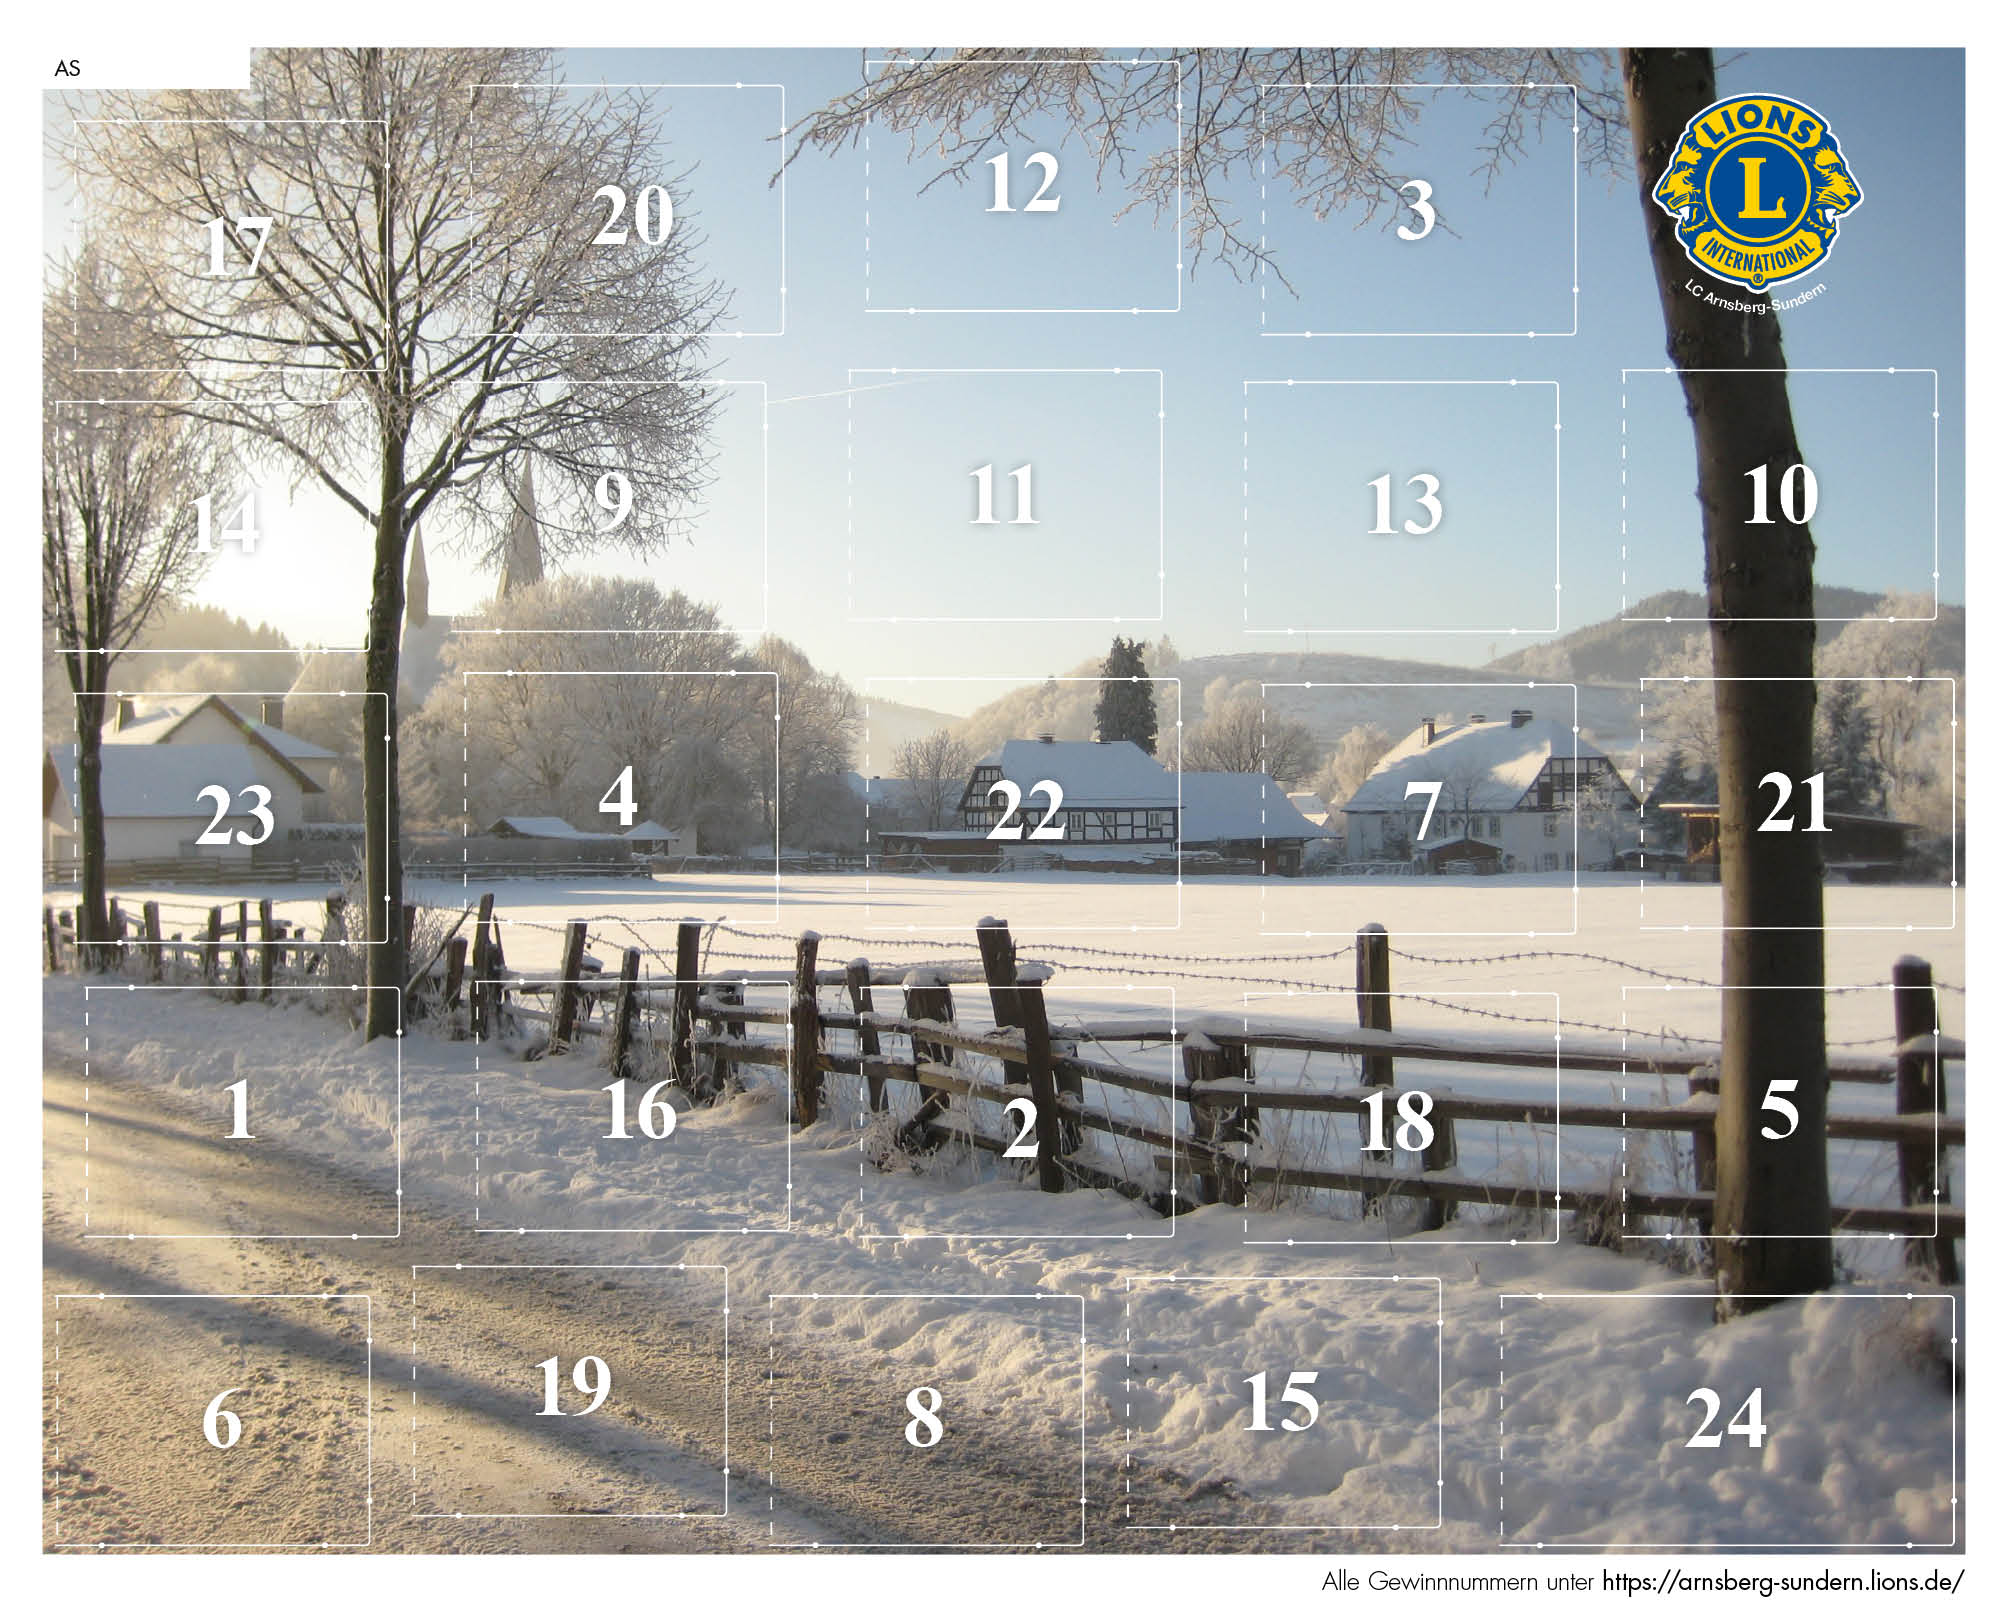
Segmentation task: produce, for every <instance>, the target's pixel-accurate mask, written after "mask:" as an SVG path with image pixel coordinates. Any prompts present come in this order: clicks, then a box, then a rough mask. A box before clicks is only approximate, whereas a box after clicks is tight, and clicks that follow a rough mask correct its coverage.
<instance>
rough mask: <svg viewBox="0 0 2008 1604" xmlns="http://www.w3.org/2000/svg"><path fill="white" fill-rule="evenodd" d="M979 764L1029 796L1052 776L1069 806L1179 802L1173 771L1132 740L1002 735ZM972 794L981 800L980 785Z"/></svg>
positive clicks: (1147, 805)
mask: <svg viewBox="0 0 2008 1604" xmlns="http://www.w3.org/2000/svg"><path fill="white" fill-rule="evenodd" d="M979 766H987V767H995V768H998V769H1000V770H1002V771H1003V775H1004V778H1005V779H1007V780H1009V781H1011V782H1012V783H1013V784H1014V785H1016V786H1017V787H1018V788H1019V790H1021V791H1023V792H1025V793H1026V795H1027V796H1028V797H1029V796H1030V794H1031V789H1032V787H1033V786H1034V785H1036V784H1037V783H1038V782H1039V781H1041V780H1052V781H1053V782H1055V783H1056V784H1057V785H1058V786H1059V787H1060V790H1061V792H1062V793H1063V794H1064V795H1065V798H1066V804H1065V805H1066V806H1068V807H1070V808H1075V807H1132V808H1169V807H1175V806H1177V804H1178V782H1177V780H1175V779H1174V778H1173V777H1172V773H1171V771H1170V770H1169V769H1167V768H1166V767H1165V766H1164V765H1163V764H1162V763H1160V762H1158V760H1157V759H1156V758H1154V757H1152V756H1151V755H1150V754H1149V753H1148V752H1146V751H1145V750H1144V749H1143V748H1142V747H1140V746H1138V745H1137V744H1136V743H1135V742H1133V741H1006V742H1005V743H1004V745H1003V747H1002V749H1001V750H999V751H998V752H996V753H995V754H994V755H992V756H990V757H987V758H985V759H984V760H983V764H982V765H979ZM975 800H976V801H978V802H981V801H982V800H984V795H983V791H982V789H981V788H979V789H978V791H977V793H976V797H975Z"/></svg>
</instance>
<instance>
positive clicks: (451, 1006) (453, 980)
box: [441, 936, 467, 1017]
mask: <svg viewBox="0 0 2008 1604" xmlns="http://www.w3.org/2000/svg"><path fill="white" fill-rule="evenodd" d="M466 977H467V938H466V937H465V936H455V937H454V938H453V939H452V940H451V941H449V942H448V943H447V944H446V990H445V991H444V992H443V993H442V994H441V1001H442V1002H443V1003H444V1004H445V1006H446V1012H447V1014H448V1016H449V1017H450V1016H451V1015H452V1013H453V1011H454V1010H455V1009H456V1008H458V1007H459V1006H460V988H461V986H462V985H463V984H464V983H465V980H466Z"/></svg>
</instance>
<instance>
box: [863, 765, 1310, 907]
mask: <svg viewBox="0 0 2008 1604" xmlns="http://www.w3.org/2000/svg"><path fill="white" fill-rule="evenodd" d="M955 816H956V824H955V827H953V828H951V829H945V830H885V831H882V832H879V833H878V841H879V845H880V848H881V850H882V852H883V854H884V861H885V862H886V863H887V864H888V865H890V866H893V867H915V868H918V867H931V866H940V867H947V868H989V867H993V866H995V864H996V863H997V862H999V861H1000V860H1022V861H1026V862H1028V863H1031V862H1040V863H1056V864H1060V865H1066V864H1070V863H1071V864H1076V865H1088V864H1094V865H1098V866H1121V865H1125V864H1128V865H1135V866H1138V867H1154V868H1161V869H1168V868H1170V867H1171V866H1173V865H1175V864H1176V863H1177V862H1178V861H1179V859H1180V857H1181V855H1184V856H1185V857H1187V858H1194V857H1197V856H1200V855H1205V856H1208V857H1211V858H1216V859H1223V860H1233V861H1259V862H1261V863H1262V864H1263V865H1264V867H1265V868H1267V869H1269V870H1271V871H1275V872H1280V873H1286V874H1288V873H1295V872H1296V870H1297V869H1298V867H1300V866H1301V864H1302V860H1303V851H1304V846H1305V844H1306V843H1307V842H1310V841H1313V840H1319V839H1322V838H1323V837H1325V835H1326V834H1327V833H1328V832H1326V831H1325V830H1323V829H1321V828H1319V827H1318V826H1317V825H1315V824H1313V823H1311V821H1310V820H1308V819H1306V818H1305V817H1304V816H1303V814H1301V813H1300V812H1298V811H1297V809H1296V808H1295V807H1293V806H1292V805H1291V802H1290V799H1289V797H1288V796H1287V795H1286V794H1285V793H1284V791H1283V790H1282V788H1281V787H1280V786H1278V785H1277V784H1276V782H1275V781H1274V780H1272V779H1270V778H1269V776H1267V775H1266V774H1213V773H1202V774H1185V775H1183V776H1181V775H1179V774H1178V773H1176V772H1175V771H1173V770H1172V769H1169V768H1167V767H1166V766H1165V765H1164V764H1162V763H1160V762H1159V761H1158V760H1157V759H1156V758H1155V757H1153V756H1151V754H1150V753H1148V752H1146V751H1144V750H1143V748H1142V747H1140V746H1137V745H1136V744H1135V743H1134V742H1131V741H1061V740H1055V739H1054V738H1053V737H1051V736H1045V735H1042V736H1039V737H1037V738H1036V739H1031V740H1014V741H1006V742H1005V743H1004V744H1003V746H1001V747H1000V748H999V749H998V750H997V751H996V752H994V753H992V754H991V755H990V756H989V757H986V758H984V759H983V760H982V761H981V762H980V763H978V764H977V765H976V766H975V767H974V769H972V770H971V772H970V776H969V782H968V784H967V785H966V786H965V787H964V788H963V793H962V798H961V801H960V802H959V803H958V805H957V807H956V815H955Z"/></svg>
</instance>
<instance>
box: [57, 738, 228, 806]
mask: <svg viewBox="0 0 2008 1604" xmlns="http://www.w3.org/2000/svg"><path fill="white" fill-rule="evenodd" d="M98 756H99V761H100V762H101V763H102V765H103V767H102V769H101V770H100V779H99V782H98V783H99V795H100V796H101V797H102V799H103V802H104V810H105V817H106V818H108V819H195V818H200V819H208V818H211V817H213V816H214V815H215V812H216V806H215V803H214V802H213V801H211V800H209V799H206V798H204V797H203V796H202V794H201V792H202V790H203V788H204V787H205V786H211V785H220V786H222V787H223V789H224V790H226V791H228V792H229V793H230V805H229V807H228V808H227V809H226V810H225V817H227V818H248V817H249V816H250V814H251V810H252V808H253V806H254V805H256V804H257V802H258V799H257V797H256V796H255V795H251V796H247V795H246V794H245V792H246V790H247V789H248V788H249V787H250V786H253V785H256V784H259V783H260V782H261V776H260V774H259V772H258V768H257V766H256V765H255V764H254V763H253V762H252V761H251V749H250V748H249V747H247V746H236V745H229V744H225V743H220V742H219V743H217V744H215V745H211V744H209V743H207V742H193V741H190V742H177V743H175V744H173V745H171V746H158V745H138V746H134V745H124V746H106V747H103V748H102V749H101V750H100V751H99V754H98ZM49 762H50V764H51V765H52V766H53V767H54V769H55V771H56V778H57V780H58V781H59V782H60V783H61V785H62V787H63V791H64V793H65V795H66V796H67V797H68V799H69V804H70V811H71V812H72V813H74V812H75V811H76V809H77V748H76V745H75V743H71V744H70V745H68V746H58V747H52V748H51V749H50V752H49Z"/></svg>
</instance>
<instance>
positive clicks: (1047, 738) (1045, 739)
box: [1039, 733, 1053, 746]
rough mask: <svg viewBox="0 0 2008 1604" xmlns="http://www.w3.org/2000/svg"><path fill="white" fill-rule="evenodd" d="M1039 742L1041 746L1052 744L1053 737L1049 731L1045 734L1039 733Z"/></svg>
mask: <svg viewBox="0 0 2008 1604" xmlns="http://www.w3.org/2000/svg"><path fill="white" fill-rule="evenodd" d="M1039 744H1040V745H1041V746H1051V745H1052V744H1053V737H1052V735H1051V734H1050V733H1048V734H1045V735H1041V736H1040V737H1039Z"/></svg>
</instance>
